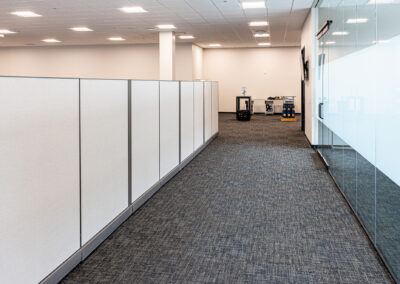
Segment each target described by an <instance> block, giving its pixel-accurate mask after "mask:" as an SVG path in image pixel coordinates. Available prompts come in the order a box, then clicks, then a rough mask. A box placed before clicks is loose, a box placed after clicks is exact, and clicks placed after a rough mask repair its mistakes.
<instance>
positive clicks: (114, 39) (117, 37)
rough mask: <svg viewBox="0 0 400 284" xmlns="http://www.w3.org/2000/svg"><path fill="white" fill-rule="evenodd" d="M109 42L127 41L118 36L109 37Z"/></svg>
mask: <svg viewBox="0 0 400 284" xmlns="http://www.w3.org/2000/svg"><path fill="white" fill-rule="evenodd" d="M108 40H112V41H122V40H125V39H124V38H122V37H120V36H116V37H109V38H108Z"/></svg>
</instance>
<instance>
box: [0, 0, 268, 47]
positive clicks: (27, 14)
mask: <svg viewBox="0 0 400 284" xmlns="http://www.w3.org/2000/svg"><path fill="white" fill-rule="evenodd" d="M242 8H243V9H259V8H263V9H265V8H266V3H265V1H246V2H242ZM119 10H120V11H122V12H124V13H147V12H148V11H147V10H145V9H144V8H143V7H140V6H133V7H122V8H119ZM10 14H12V15H15V16H19V17H24V18H34V17H42V15H40V14H37V13H35V12H33V11H15V12H11V13H10ZM249 26H251V27H263V26H268V22H267V21H254V22H250V23H249ZM156 27H157V28H158V29H160V30H174V29H176V27H175V26H174V25H172V24H160V25H157V26H156ZM70 30H73V31H76V32H91V31H93V30H92V29H90V28H88V27H72V28H70ZM15 33H16V32H14V31H11V30H6V29H4V30H0V37H4V35H5V34H15ZM254 36H255V37H269V36H270V35H269V34H268V33H256V34H254ZM178 37H179V38H180V39H194V38H195V37H194V36H193V35H180V36H178ZM108 40H111V41H123V40H125V39H124V38H122V37H109V38H108ZM42 41H43V42H46V43H58V42H61V41H60V40H57V39H54V38H47V39H43V40H42ZM258 45H259V46H268V45H270V43H266V42H262V43H259V44H258ZM208 46H209V47H221V44H219V43H211V44H209V45H208Z"/></svg>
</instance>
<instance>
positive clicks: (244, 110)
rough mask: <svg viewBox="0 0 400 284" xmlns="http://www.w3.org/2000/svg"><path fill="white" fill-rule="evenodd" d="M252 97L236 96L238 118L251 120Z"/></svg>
mask: <svg viewBox="0 0 400 284" xmlns="http://www.w3.org/2000/svg"><path fill="white" fill-rule="evenodd" d="M251 108H252V105H251V97H249V96H237V97H236V119H237V120H241V121H244V120H250V118H251V112H252V110H251Z"/></svg>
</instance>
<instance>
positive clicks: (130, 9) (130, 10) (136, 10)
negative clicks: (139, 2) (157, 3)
mask: <svg viewBox="0 0 400 284" xmlns="http://www.w3.org/2000/svg"><path fill="white" fill-rule="evenodd" d="M119 10H121V11H122V12H124V13H147V11H146V10H145V9H143V8H142V7H140V6H134V7H122V8H119Z"/></svg>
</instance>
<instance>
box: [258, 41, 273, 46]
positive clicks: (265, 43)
mask: <svg viewBox="0 0 400 284" xmlns="http://www.w3.org/2000/svg"><path fill="white" fill-rule="evenodd" d="M258 45H259V46H270V45H271V43H270V42H259V43H258Z"/></svg>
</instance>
